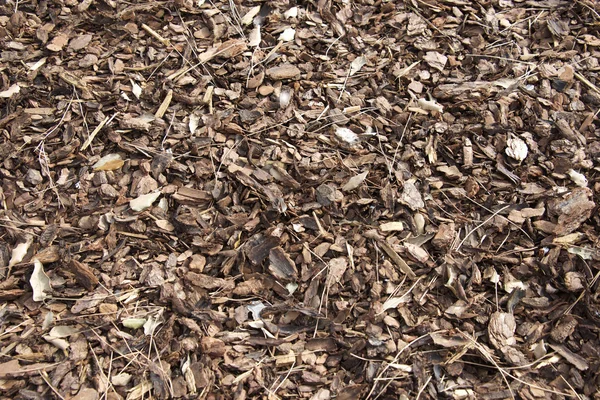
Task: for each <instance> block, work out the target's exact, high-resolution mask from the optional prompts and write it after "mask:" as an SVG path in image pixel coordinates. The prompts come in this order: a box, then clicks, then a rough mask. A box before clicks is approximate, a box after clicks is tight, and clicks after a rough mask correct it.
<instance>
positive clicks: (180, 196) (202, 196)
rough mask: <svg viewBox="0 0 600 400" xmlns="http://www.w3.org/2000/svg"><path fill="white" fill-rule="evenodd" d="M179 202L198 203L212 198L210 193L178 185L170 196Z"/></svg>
mask: <svg viewBox="0 0 600 400" xmlns="http://www.w3.org/2000/svg"><path fill="white" fill-rule="evenodd" d="M171 198H173V199H174V200H176V201H177V202H178V203H180V204H186V205H187V204H198V203H204V202H207V201H211V200H212V196H211V195H210V193H208V192H206V191H204V190H198V189H192V188H188V187H180V188H179V189H178V190H177V192H176V193H175V194H173V195H172V196H171Z"/></svg>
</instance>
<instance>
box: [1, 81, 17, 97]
mask: <svg viewBox="0 0 600 400" xmlns="http://www.w3.org/2000/svg"><path fill="white" fill-rule="evenodd" d="M20 91H21V87H20V86H19V84H17V83H15V84H14V85H12V86H11V87H9V88H8V89H6V90H4V91H2V92H0V98H3V99H10V98H11V97H12V96H13V95H15V94H17V93H19V92H20Z"/></svg>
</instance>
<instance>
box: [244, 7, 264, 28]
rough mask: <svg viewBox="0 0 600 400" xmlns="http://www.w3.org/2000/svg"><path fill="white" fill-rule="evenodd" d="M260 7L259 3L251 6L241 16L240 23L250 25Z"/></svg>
mask: <svg viewBox="0 0 600 400" xmlns="http://www.w3.org/2000/svg"><path fill="white" fill-rule="evenodd" d="M260 7H261V6H260V5H258V6H254V7H252V8H251V9H250V10H249V11H248V12H247V13H246V14H245V15H244V16H243V17H242V20H241V23H242V25H250V24H251V23H252V20H254V17H256V16H257V15H258V12H259V11H260Z"/></svg>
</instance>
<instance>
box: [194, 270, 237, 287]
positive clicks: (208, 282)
mask: <svg viewBox="0 0 600 400" xmlns="http://www.w3.org/2000/svg"><path fill="white" fill-rule="evenodd" d="M185 278H186V280H187V281H188V282H190V283H191V284H192V285H194V286H198V287H200V288H202V289H208V290H213V289H223V290H232V289H233V288H234V287H235V284H234V282H233V281H232V280H228V279H223V278H216V277H214V276H210V275H206V274H198V273H196V272H188V273H187V274H186V275H185Z"/></svg>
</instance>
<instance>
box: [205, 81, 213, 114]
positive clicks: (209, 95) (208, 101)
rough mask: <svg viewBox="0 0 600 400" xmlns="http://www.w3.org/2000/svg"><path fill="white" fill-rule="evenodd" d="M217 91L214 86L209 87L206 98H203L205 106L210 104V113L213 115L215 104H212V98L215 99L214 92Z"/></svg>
mask: <svg viewBox="0 0 600 400" xmlns="http://www.w3.org/2000/svg"><path fill="white" fill-rule="evenodd" d="M214 91H215V87H214V86H209V87H207V88H206V92H205V93H204V96H203V97H202V102H203V103H204V104H208V113H209V114H212V113H213V102H212V98H213V92H214Z"/></svg>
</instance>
